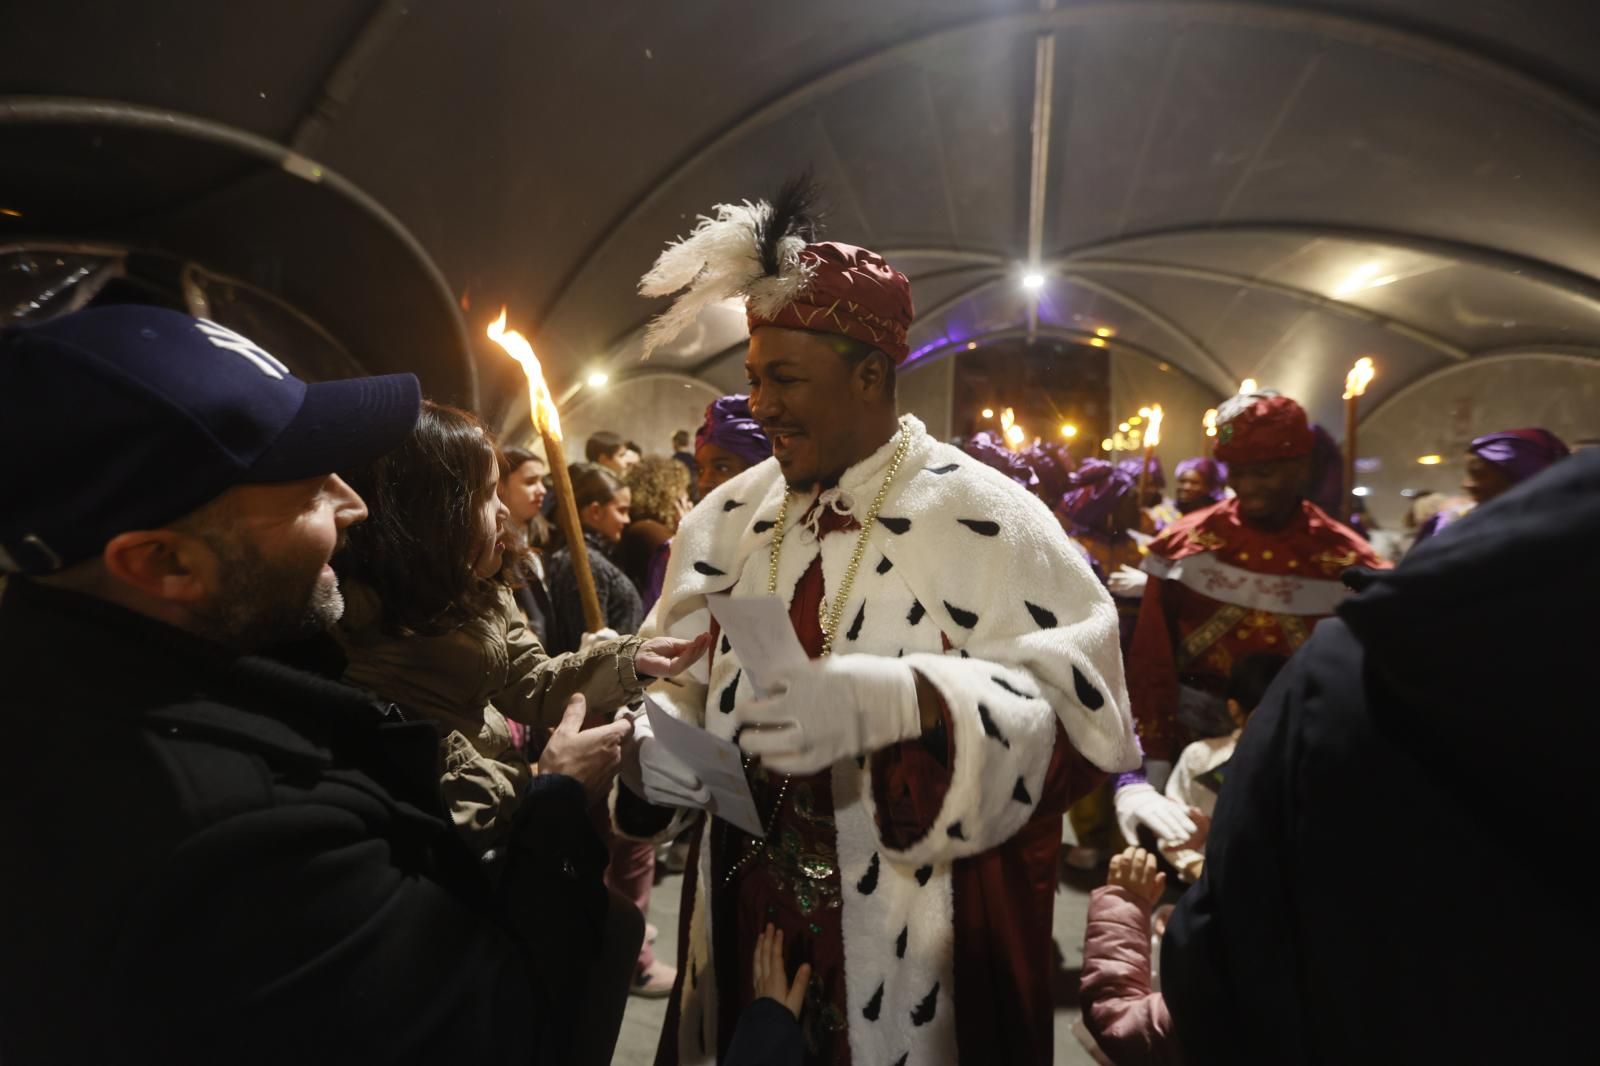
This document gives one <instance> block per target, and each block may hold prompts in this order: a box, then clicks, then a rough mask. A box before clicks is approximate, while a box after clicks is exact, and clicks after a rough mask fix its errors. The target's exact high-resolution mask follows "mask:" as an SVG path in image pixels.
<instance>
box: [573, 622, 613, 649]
mask: <svg viewBox="0 0 1600 1066" xmlns="http://www.w3.org/2000/svg"><path fill="white" fill-rule="evenodd" d="M617 636H618V633H617V631H616V630H615V629H610V628H608V627H605V626H602V627H601V628H599V629H597V630H595V631H594V632H593V633H585V634H584V635H583V636H581V637H579V638H578V650H579V651H588V650H589V649H590V648H592V647H594V646H595V645H596V644H603V643H605V642H606V641H608V640H616V639H617Z"/></svg>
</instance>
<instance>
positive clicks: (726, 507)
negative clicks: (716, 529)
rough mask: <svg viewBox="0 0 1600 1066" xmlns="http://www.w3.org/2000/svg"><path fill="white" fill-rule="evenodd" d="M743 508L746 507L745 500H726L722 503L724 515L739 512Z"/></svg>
mask: <svg viewBox="0 0 1600 1066" xmlns="http://www.w3.org/2000/svg"><path fill="white" fill-rule="evenodd" d="M743 506H744V501H743V500H724V501H723V503H722V510H723V512H724V513H726V512H728V511H737V510H738V509H739V508H741V507H743Z"/></svg>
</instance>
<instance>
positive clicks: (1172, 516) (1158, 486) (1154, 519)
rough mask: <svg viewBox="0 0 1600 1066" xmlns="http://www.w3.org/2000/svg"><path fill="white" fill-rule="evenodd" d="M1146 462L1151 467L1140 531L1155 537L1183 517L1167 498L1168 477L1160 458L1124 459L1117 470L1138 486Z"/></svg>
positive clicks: (1145, 488)
mask: <svg viewBox="0 0 1600 1066" xmlns="http://www.w3.org/2000/svg"><path fill="white" fill-rule="evenodd" d="M1144 462H1148V463H1149V464H1150V465H1149V467H1148V468H1147V469H1148V471H1149V472H1148V473H1147V474H1146V475H1145V478H1144V499H1142V500H1140V501H1139V506H1140V507H1141V508H1143V509H1144V510H1143V515H1142V516H1141V518H1140V520H1139V531H1140V532H1141V533H1148V534H1150V535H1151V536H1154V535H1155V534H1157V533H1160V532H1161V531H1162V530H1163V529H1166V528H1167V527H1168V526H1170V525H1171V524H1172V523H1174V522H1176V521H1177V520H1178V519H1180V518H1182V517H1183V515H1182V514H1181V513H1180V512H1179V511H1178V509H1177V508H1176V507H1174V506H1173V505H1172V503H1171V501H1169V500H1168V499H1167V498H1166V493H1165V491H1164V490H1165V489H1166V487H1167V475H1166V473H1165V472H1164V471H1163V470H1162V469H1161V457H1160V456H1158V455H1152V456H1151V457H1150V458H1149V459H1148V460H1144V459H1143V458H1142V457H1140V456H1134V457H1132V458H1128V459H1124V460H1122V462H1120V463H1118V464H1117V469H1118V470H1121V471H1122V472H1123V473H1125V474H1127V475H1128V476H1129V477H1130V478H1132V479H1133V483H1134V485H1135V486H1137V485H1138V484H1139V475H1140V472H1141V466H1142V464H1143V463H1144Z"/></svg>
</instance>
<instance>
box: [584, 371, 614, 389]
mask: <svg viewBox="0 0 1600 1066" xmlns="http://www.w3.org/2000/svg"><path fill="white" fill-rule="evenodd" d="M610 380H611V375H609V374H607V373H606V372H605V371H604V370H596V371H594V372H593V373H591V374H590V375H589V377H588V379H587V381H588V384H589V387H590V388H591V389H598V388H599V387H600V386H602V385H604V384H605V383H606V382H608V381H610Z"/></svg>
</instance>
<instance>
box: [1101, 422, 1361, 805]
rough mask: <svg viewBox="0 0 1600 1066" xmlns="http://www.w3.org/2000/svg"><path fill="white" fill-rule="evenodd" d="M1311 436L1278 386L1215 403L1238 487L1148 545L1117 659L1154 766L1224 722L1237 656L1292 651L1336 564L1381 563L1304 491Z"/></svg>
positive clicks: (1332, 596)
mask: <svg viewBox="0 0 1600 1066" xmlns="http://www.w3.org/2000/svg"><path fill="white" fill-rule="evenodd" d="M1314 444H1315V438H1314V437H1313V434H1312V430H1311V427H1310V426H1309V425H1308V424H1307V421H1306V413H1305V410H1304V409H1303V408H1302V407H1301V406H1300V405H1299V404H1298V403H1296V402H1295V401H1293V400H1291V399H1289V398H1288V397H1287V396H1277V395H1245V396H1238V397H1235V398H1234V399H1232V400H1230V401H1228V402H1227V403H1225V404H1223V406H1222V408H1221V409H1220V410H1219V412H1218V415H1217V448H1216V457H1217V459H1218V460H1220V461H1221V462H1223V463H1226V464H1227V468H1228V483H1229V485H1230V486H1232V488H1233V490H1234V492H1235V494H1236V495H1234V496H1233V497H1231V498H1229V499H1226V500H1223V501H1222V502H1220V503H1216V504H1212V505H1211V506H1209V507H1205V508H1202V509H1200V510H1198V511H1194V512H1192V513H1190V514H1187V515H1185V516H1184V517H1183V518H1182V519H1180V520H1179V521H1177V522H1175V523H1174V524H1173V525H1171V526H1169V527H1167V529H1166V530H1165V531H1163V532H1162V534H1161V535H1160V536H1158V537H1157V538H1156V539H1155V540H1154V541H1152V542H1151V544H1150V546H1149V554H1148V555H1147V556H1146V557H1145V561H1144V569H1145V571H1146V572H1147V573H1148V574H1149V575H1150V581H1149V582H1148V584H1147V586H1146V590H1145V597H1144V603H1143V605H1142V606H1141V608H1140V613H1139V623H1138V626H1137V628H1136V629H1135V631H1134V637H1133V644H1132V647H1131V648H1130V649H1129V652H1128V660H1127V662H1128V679H1129V693H1130V696H1131V697H1132V700H1133V711H1134V721H1135V722H1136V723H1137V725H1138V729H1139V738H1140V740H1141V742H1142V743H1143V745H1144V751H1145V756H1146V758H1147V759H1148V760H1149V762H1150V765H1151V767H1152V776H1153V777H1154V776H1157V775H1158V774H1160V775H1163V776H1164V772H1165V769H1166V768H1167V767H1170V765H1171V760H1172V758H1173V757H1174V755H1176V754H1177V753H1178V752H1179V751H1181V750H1182V748H1183V746H1184V745H1185V744H1187V743H1189V742H1190V741H1192V740H1195V739H1198V738H1200V737H1202V736H1220V735H1224V734H1226V733H1228V732H1229V731H1230V730H1231V729H1232V724H1231V722H1230V721H1229V718H1228V716H1227V712H1226V709H1225V707H1224V705H1223V700H1222V693H1223V690H1224V688H1225V686H1226V684H1227V681H1228V676H1229V673H1230V672H1231V670H1232V668H1233V663H1234V661H1235V660H1237V659H1240V658H1242V657H1244V656H1246V655H1251V654H1255V653H1258V652H1269V653H1273V654H1277V655H1289V654H1292V653H1293V651H1294V650H1295V649H1296V648H1298V647H1299V646H1300V645H1301V644H1303V643H1304V642H1305V640H1306V638H1307V637H1308V636H1310V634H1311V630H1312V628H1313V627H1314V626H1315V625H1316V624H1317V623H1318V622H1319V621H1321V620H1322V619H1323V618H1326V617H1327V616H1328V615H1330V614H1332V613H1333V610H1334V608H1335V607H1337V606H1338V604H1339V603H1340V602H1341V601H1343V599H1344V597H1345V594H1346V589H1345V587H1344V585H1343V584H1341V583H1340V581H1339V575H1340V574H1341V573H1342V572H1343V571H1344V570H1345V569H1347V568H1349V567H1352V566H1383V565H1385V564H1384V563H1383V562H1382V561H1381V560H1380V559H1379V557H1378V556H1377V555H1376V554H1375V553H1374V552H1373V550H1372V548H1371V547H1370V546H1369V545H1368V544H1367V542H1366V541H1365V540H1363V539H1362V538H1361V537H1360V536H1359V535H1357V534H1356V533H1355V532H1354V531H1353V530H1351V529H1350V528H1349V527H1348V526H1345V525H1343V524H1342V523H1340V522H1338V521H1337V520H1335V519H1334V518H1332V517H1331V516H1330V515H1328V513H1327V512H1325V511H1323V510H1322V509H1321V508H1320V507H1318V506H1317V505H1316V504H1314V503H1312V502H1311V501H1310V500H1308V499H1306V498H1305V495H1304V494H1305V490H1306V485H1307V482H1308V479H1309V477H1310V474H1311V469H1310V466H1311V456H1312V452H1313V449H1314Z"/></svg>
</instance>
